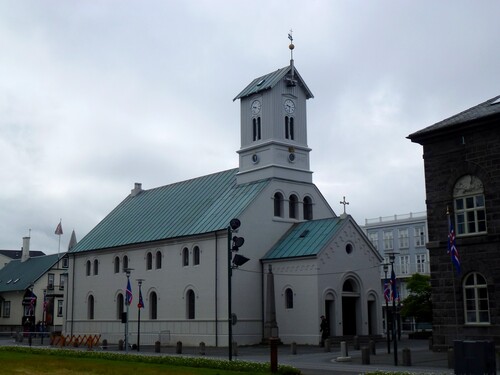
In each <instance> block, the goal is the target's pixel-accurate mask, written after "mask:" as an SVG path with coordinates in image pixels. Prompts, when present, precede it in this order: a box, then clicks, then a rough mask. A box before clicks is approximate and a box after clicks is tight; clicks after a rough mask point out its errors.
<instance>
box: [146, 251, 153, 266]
mask: <svg viewBox="0 0 500 375" xmlns="http://www.w3.org/2000/svg"><path fill="white" fill-rule="evenodd" d="M152 268H153V254H151V253H150V252H148V253H147V254H146V269H147V270H150V269H152Z"/></svg>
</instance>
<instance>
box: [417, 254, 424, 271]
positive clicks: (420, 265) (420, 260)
mask: <svg viewBox="0 0 500 375" xmlns="http://www.w3.org/2000/svg"><path fill="white" fill-rule="evenodd" d="M415 259H416V261H417V273H427V260H426V259H427V256H426V254H417V255H415Z"/></svg>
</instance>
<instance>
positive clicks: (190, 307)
mask: <svg viewBox="0 0 500 375" xmlns="http://www.w3.org/2000/svg"><path fill="white" fill-rule="evenodd" d="M194 300H195V295H194V292H193V290H192V289H189V290H188V291H187V293H186V303H187V306H186V310H187V318H188V319H194V317H195V311H194V310H195V305H194Z"/></svg>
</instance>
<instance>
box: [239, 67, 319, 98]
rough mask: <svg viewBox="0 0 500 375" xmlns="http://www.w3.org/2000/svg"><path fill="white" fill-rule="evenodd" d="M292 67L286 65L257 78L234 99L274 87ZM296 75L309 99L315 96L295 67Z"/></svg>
mask: <svg viewBox="0 0 500 375" xmlns="http://www.w3.org/2000/svg"><path fill="white" fill-rule="evenodd" d="M291 69H292V67H291V66H290V65H288V66H285V67H284V68H281V69H278V70H276V71H274V72H272V73H269V74H266V75H264V76H262V77H259V78H255V79H254V80H253V81H252V82H251V83H250V84H249V85H248V86H247V87H245V88H244V89H243V91H242V92H240V93H239V94H238V95H236V97H235V98H234V99H233V101H235V100H236V99H240V98H244V97H246V96H250V95H253V94H256V93H258V92H261V91H264V90H269V89H272V88H273V87H274V86H276V85H277V84H278V83H279V81H281V80H282V79H283V78H284V77H285V76H286V75H287V74H288V73H289V72H290V70H291ZM294 76H295V79H297V81H298V83H299V85H300V86H301V87H302V88H303V89H304V90H305V92H306V98H307V99H310V98H314V95H313V94H312V92H311V90H309V88H308V87H307V85H306V83H305V82H304V80H303V79H302V77H301V76H300V74H299V72H298V71H297V69H295V68H294Z"/></svg>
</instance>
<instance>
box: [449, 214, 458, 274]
mask: <svg viewBox="0 0 500 375" xmlns="http://www.w3.org/2000/svg"><path fill="white" fill-rule="evenodd" d="M448 224H449V227H450V232H449V233H448V255H450V256H451V262H452V263H453V264H454V265H455V269H456V270H457V275H460V259H459V257H458V250H457V246H456V243H455V230H454V229H453V224H452V222H451V219H450V217H449V216H448Z"/></svg>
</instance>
